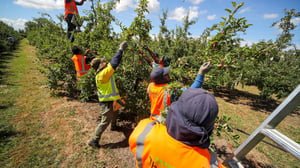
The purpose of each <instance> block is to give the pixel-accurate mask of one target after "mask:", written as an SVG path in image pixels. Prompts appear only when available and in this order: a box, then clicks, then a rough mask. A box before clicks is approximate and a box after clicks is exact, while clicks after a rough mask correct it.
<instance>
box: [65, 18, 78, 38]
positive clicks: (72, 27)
mask: <svg viewBox="0 0 300 168" xmlns="http://www.w3.org/2000/svg"><path fill="white" fill-rule="evenodd" d="M72 17H73V14H68V15H67V18H65V20H66V22H67V24H68V31H67V37H68V39H69V40H70V41H71V42H73V41H74V35H73V32H74V30H75V29H76V26H75V25H74V24H73V23H71V20H72Z"/></svg>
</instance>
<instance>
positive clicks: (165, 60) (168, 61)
mask: <svg viewBox="0 0 300 168" xmlns="http://www.w3.org/2000/svg"><path fill="white" fill-rule="evenodd" d="M162 61H163V63H164V67H168V66H170V64H171V58H170V57H169V56H168V55H164V56H163V57H162Z"/></svg>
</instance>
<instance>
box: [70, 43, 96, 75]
mask: <svg viewBox="0 0 300 168" xmlns="http://www.w3.org/2000/svg"><path fill="white" fill-rule="evenodd" d="M89 52H90V50H89V49H87V50H86V51H85V53H84V55H82V51H81V49H80V48H79V47H78V46H73V47H72V53H73V54H74V55H73V57H72V60H73V62H74V65H75V69H76V73H77V77H80V76H82V75H84V74H86V73H87V71H88V70H89V69H90V68H91V66H90V65H89V63H90V62H91V61H92V59H94V58H95V57H94V56H92V57H88V56H87V55H88V54H89Z"/></svg>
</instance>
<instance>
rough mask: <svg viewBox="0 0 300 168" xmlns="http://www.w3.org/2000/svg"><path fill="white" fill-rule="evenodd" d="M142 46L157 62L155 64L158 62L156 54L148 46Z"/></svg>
mask: <svg viewBox="0 0 300 168" xmlns="http://www.w3.org/2000/svg"><path fill="white" fill-rule="evenodd" d="M144 48H145V49H146V50H147V51H148V52H149V54H150V55H151V57H152V58H153V60H154V62H155V63H157V64H159V58H158V57H157V55H156V54H155V53H154V52H152V51H151V50H150V49H149V48H148V46H144Z"/></svg>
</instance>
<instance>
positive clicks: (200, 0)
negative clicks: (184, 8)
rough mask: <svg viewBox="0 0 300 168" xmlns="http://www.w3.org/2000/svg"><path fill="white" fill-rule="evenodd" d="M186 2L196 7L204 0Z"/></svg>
mask: <svg viewBox="0 0 300 168" xmlns="http://www.w3.org/2000/svg"><path fill="white" fill-rule="evenodd" d="M187 1H188V2H191V3H192V4H194V5H198V4H200V3H201V2H204V0H187Z"/></svg>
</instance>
